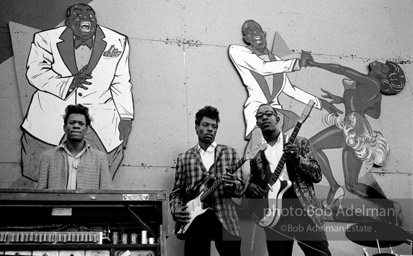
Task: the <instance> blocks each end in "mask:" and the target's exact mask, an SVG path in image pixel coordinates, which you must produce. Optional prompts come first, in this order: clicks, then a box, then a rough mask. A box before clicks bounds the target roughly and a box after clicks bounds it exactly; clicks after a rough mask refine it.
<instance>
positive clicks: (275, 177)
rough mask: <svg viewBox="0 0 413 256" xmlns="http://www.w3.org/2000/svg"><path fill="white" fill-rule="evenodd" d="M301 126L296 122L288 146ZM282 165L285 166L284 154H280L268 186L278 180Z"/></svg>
mask: <svg viewBox="0 0 413 256" xmlns="http://www.w3.org/2000/svg"><path fill="white" fill-rule="evenodd" d="M301 125H302V123H301V122H298V123H297V124H296V125H295V128H294V130H293V132H292V133H291V136H290V138H289V139H288V144H292V143H294V141H295V138H296V137H297V134H298V132H299V131H300V128H301ZM284 164H285V153H283V154H282V156H281V159H280V161H279V162H278V165H277V167H276V168H275V170H274V173H273V174H272V176H271V179H270V181H269V183H268V184H269V185H270V186H272V185H274V184H275V182H276V181H277V180H278V177H279V176H280V174H281V171H282V170H283V167H284ZM268 190H269V187H267V188H266V192H268Z"/></svg>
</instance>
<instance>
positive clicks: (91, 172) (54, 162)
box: [36, 145, 111, 189]
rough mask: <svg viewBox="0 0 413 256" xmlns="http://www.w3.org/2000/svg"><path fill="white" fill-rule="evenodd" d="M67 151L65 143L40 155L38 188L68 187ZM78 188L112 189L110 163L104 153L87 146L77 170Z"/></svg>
mask: <svg viewBox="0 0 413 256" xmlns="http://www.w3.org/2000/svg"><path fill="white" fill-rule="evenodd" d="M68 168H69V162H68V159H67V153H66V151H65V150H64V148H63V145H59V146H57V147H55V148H53V149H50V150H47V151H45V152H44V153H43V154H42V155H41V156H40V163H39V169H40V170H39V177H38V182H37V185H36V188H37V189H66V188H67V179H68V172H69V169H68ZM76 183H77V189H111V180H110V175H109V165H108V160H107V157H106V155H105V154H104V153H102V152H100V151H99V150H97V149H94V148H92V147H91V146H90V145H87V146H86V151H85V153H83V155H82V156H81V157H80V163H79V167H78V171H77V179H76Z"/></svg>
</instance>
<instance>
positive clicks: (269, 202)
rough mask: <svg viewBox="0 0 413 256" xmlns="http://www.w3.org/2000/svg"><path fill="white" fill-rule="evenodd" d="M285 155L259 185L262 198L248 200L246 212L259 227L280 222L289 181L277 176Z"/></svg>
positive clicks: (308, 109)
mask: <svg viewBox="0 0 413 256" xmlns="http://www.w3.org/2000/svg"><path fill="white" fill-rule="evenodd" d="M314 104H315V103H314V101H313V100H311V101H310V102H309V103H308V105H307V106H306V107H305V109H304V111H303V114H302V115H301V117H300V119H299V120H298V121H297V124H296V125H295V128H294V130H293V132H292V134H291V136H290V138H289V139H288V143H291V144H292V143H294V141H295V138H296V137H297V134H298V132H299V131H300V128H301V125H302V124H303V123H304V122H305V120H307V118H308V116H309V115H310V112H311V110H312V109H313V107H314ZM285 161H286V159H285V153H283V154H282V156H281V159H280V161H279V162H278V165H277V167H276V168H275V170H274V173H272V174H271V173H269V174H266V175H265V180H264V181H263V182H262V184H259V185H260V186H261V188H263V189H264V190H265V192H264V195H265V196H264V198H262V199H260V198H251V199H248V204H247V210H248V212H249V213H250V214H251V216H252V218H253V219H254V220H255V221H256V222H257V224H258V225H260V226H261V227H272V228H273V227H274V226H275V225H276V224H277V223H278V221H279V220H280V217H281V213H282V197H283V195H284V193H285V191H287V189H288V188H290V187H291V185H292V183H291V181H289V180H287V181H285V180H280V179H279V176H280V174H281V172H282V170H283V167H284V164H285Z"/></svg>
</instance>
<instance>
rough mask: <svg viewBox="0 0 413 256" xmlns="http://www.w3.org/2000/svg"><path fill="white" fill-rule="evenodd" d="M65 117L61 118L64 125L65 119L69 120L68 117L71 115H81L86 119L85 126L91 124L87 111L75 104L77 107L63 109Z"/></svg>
mask: <svg viewBox="0 0 413 256" xmlns="http://www.w3.org/2000/svg"><path fill="white" fill-rule="evenodd" d="M65 112H66V114H65V116H64V117H63V119H64V122H65V124H67V119H69V116H70V115H71V114H81V115H84V116H85V119H86V126H89V125H90V123H91V122H92V118H91V117H90V115H89V109H88V108H87V107H85V106H83V105H82V104H77V105H69V106H67V107H66V109H65Z"/></svg>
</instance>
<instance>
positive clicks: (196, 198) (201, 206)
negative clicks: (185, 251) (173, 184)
mask: <svg viewBox="0 0 413 256" xmlns="http://www.w3.org/2000/svg"><path fill="white" fill-rule="evenodd" d="M266 147H267V145H266V144H265V143H260V144H259V145H257V146H256V147H254V148H252V149H249V150H247V152H246V153H245V155H244V156H243V157H242V158H241V159H240V160H239V161H238V162H237V164H236V165H235V166H233V167H232V168H231V169H230V170H228V173H231V174H232V173H234V172H235V171H236V170H238V168H240V167H241V166H242V164H244V162H245V161H247V160H249V159H252V158H253V157H255V155H257V154H258V152H260V150H263V149H265V148H266ZM222 182H223V181H222V178H221V177H219V178H216V179H214V178H213V177H211V176H209V177H207V178H206V179H205V180H204V181H202V182H201V183H200V184H198V185H197V186H196V188H195V190H194V192H193V193H192V194H191V195H190V196H189V197H188V199H189V201H187V203H186V204H185V206H186V208H187V211H188V212H189V213H190V220H189V222H187V223H181V222H176V224H175V230H174V233H175V235H176V237H177V238H178V239H181V240H185V239H186V234H187V230H188V228H190V225H191V224H192V222H193V221H194V219H195V218H196V217H198V216H199V215H201V214H203V213H204V212H205V211H206V210H208V209H209V207H208V206H207V205H206V204H205V203H204V201H205V200H206V199H207V198H208V196H210V195H211V194H212V193H213V192H214V191H215V189H217V188H218V187H219V186H220V185H221V184H222ZM211 183H212V184H211Z"/></svg>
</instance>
